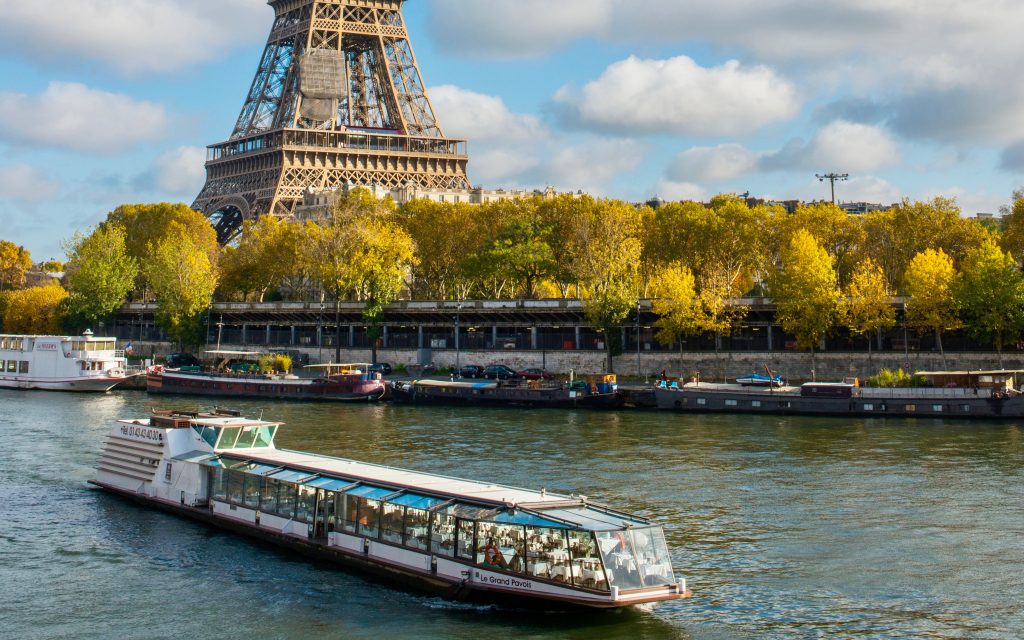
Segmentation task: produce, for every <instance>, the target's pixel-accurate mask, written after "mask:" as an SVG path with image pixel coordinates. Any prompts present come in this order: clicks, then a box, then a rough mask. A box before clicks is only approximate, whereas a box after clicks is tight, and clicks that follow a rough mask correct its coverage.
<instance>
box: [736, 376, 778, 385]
mask: <svg viewBox="0 0 1024 640" xmlns="http://www.w3.org/2000/svg"><path fill="white" fill-rule="evenodd" d="M736 384H739V385H743V386H744V387H781V386H783V385H784V384H785V381H783V379H782V376H777V375H771V376H766V375H764V374H761V373H751V374H749V375H745V376H742V377H739V378H736Z"/></svg>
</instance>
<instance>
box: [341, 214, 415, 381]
mask: <svg viewBox="0 0 1024 640" xmlns="http://www.w3.org/2000/svg"><path fill="white" fill-rule="evenodd" d="M362 232H363V233H362V238H361V240H362V244H363V247H362V251H363V256H364V258H365V260H363V261H361V264H362V266H363V269H362V272H361V273H359V274H357V276H356V280H357V282H358V284H357V291H358V292H359V295H360V298H361V299H362V300H363V301H364V302H365V306H364V307H363V321H364V322H366V324H367V327H368V334H369V338H370V345H371V354H372V362H373V363H374V364H376V363H377V339H378V338H379V337H380V335H381V329H380V323H381V320H382V319H383V317H384V307H386V306H387V305H389V304H391V303H392V302H394V301H395V300H397V299H398V295H399V294H400V293H401V291H402V289H403V288H404V287H405V279H406V276H407V274H408V273H409V269H410V267H411V266H412V265H413V264H415V260H416V248H415V245H414V244H413V241H412V238H410V237H409V234H407V233H405V231H403V230H402V229H401V228H400V227H399V226H397V225H396V224H394V222H392V221H390V220H385V219H371V220H366V221H365V222H364V227H363V229H362Z"/></svg>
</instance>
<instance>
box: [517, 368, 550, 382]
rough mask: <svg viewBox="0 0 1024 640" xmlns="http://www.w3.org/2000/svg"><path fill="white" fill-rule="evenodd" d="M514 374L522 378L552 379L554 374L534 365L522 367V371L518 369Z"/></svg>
mask: <svg viewBox="0 0 1024 640" xmlns="http://www.w3.org/2000/svg"><path fill="white" fill-rule="evenodd" d="M516 376H518V377H520V378H522V379H523V380H554V379H555V376H554V374H551V373H548V372H547V371H545V370H544V369H539V368H536V367H533V368H530V369H523V370H522V371H519V372H518V373H516Z"/></svg>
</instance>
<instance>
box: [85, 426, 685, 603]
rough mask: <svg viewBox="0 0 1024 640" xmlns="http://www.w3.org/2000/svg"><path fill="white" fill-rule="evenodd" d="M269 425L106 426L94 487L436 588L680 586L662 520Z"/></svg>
mask: <svg viewBox="0 0 1024 640" xmlns="http://www.w3.org/2000/svg"><path fill="white" fill-rule="evenodd" d="M281 426H282V425H281V424H280V423H277V422H265V421H262V420H249V419H246V418H243V417H240V416H239V414H237V413H236V412H223V411H214V412H211V413H203V414H200V413H178V412H170V411H168V412H154V414H153V415H151V416H150V417H148V418H143V419H138V420H122V421H119V422H117V423H116V424H115V425H114V426H113V428H112V429H111V431H110V433H109V435H108V436H107V439H106V443H105V445H104V447H103V450H102V453H101V456H100V459H99V462H98V466H97V474H96V477H95V479H94V480H92V481H91V483H92V484H94V485H96V486H99V487H101V488H103V489H106V490H108V491H111V492H113V493H116V494H119V495H122V496H126V497H128V498H131V499H133V500H135V501H137V502H140V503H142V504H146V505H150V506H153V507H156V508H160V509H163V510H166V511H169V512H172V513H175V514H179V515H184V516H188V517H191V518H194V519H196V520H200V521H202V522H205V523H208V524H210V525H214V526H217V527H221V528H224V529H227V530H230V531H233V532H237V533H239V534H244V535H248V536H251V537H255V538H258V539H261V540H264V541H267V542H271V543H274V544H277V545H280V546H282V547H286V548H289V549H292V550H295V551H298V552H301V553H303V554H305V555H307V556H312V557H315V558H317V559H321V560H325V561H330V562H333V563H337V564H339V565H343V566H347V567H350V568H354V569H360V570H364V571H365V572H368V573H371V574H374V575H377V576H382V577H385V578H389V579H392V580H395V581H397V582H402V583H405V584H408V585H409V586H414V587H418V588H421V589H424V590H427V591H430V592H433V593H436V594H439V595H442V596H444V597H448V598H453V599H458V600H467V601H474V602H490V603H504V604H510V605H515V606H532V607H539V608H542V609H563V608H577V607H582V608H597V609H612V608H620V607H625V606H630V605H637V604H643V603H650V602H659V601H665V600H677V599H680V598H685V597H687V596H688V595H689V592H688V591H687V589H686V583H685V581H684V580H681V579H677V578H676V577H675V574H674V571H673V567H672V559H671V555H670V554H669V549H668V546H667V544H666V542H665V535H664V532H663V530H662V527H661V526H659V525H657V524H654V523H652V522H651V521H649V520H648V519H646V518H643V517H639V516H635V515H630V514H627V513H624V512H621V511H619V510H616V509H613V508H611V507H607V506H604V505H601V504H598V503H596V502H593V501H591V500H590V499H588V498H586V497H584V496H577V495H557V494H554V493H551V492H548V491H545V490H543V489H542V490H540V491H529V490H525V489H517V488H514V487H510V486H504V485H498V484H491V483H485V482H476V481H471V480H461V479H458V478H452V477H447V476H441V475H433V474H428V473H419V472H415V471H407V470H403V469H395V468H391V467H384V466H379V465H374V464H367V463H364V462H357V461H354V460H346V459H342V458H335V457H328V456H324V455H316V454H311V453H301V452H298V451H289V450H285V449H278V448H276V446H275V444H274V438H275V435H276V434H277V432H278V429H279V428H280V427H281Z"/></svg>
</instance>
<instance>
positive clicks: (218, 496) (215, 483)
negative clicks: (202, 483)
mask: <svg viewBox="0 0 1024 640" xmlns="http://www.w3.org/2000/svg"><path fill="white" fill-rule="evenodd" d="M210 471H211V472H210V476H211V477H210V486H211V489H210V495H212V496H213V499H214V500H220V501H221V502H224V501H226V500H227V499H228V483H227V474H226V473H225V472H224V469H223V468H220V467H217V468H214V469H211V470H210Z"/></svg>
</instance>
